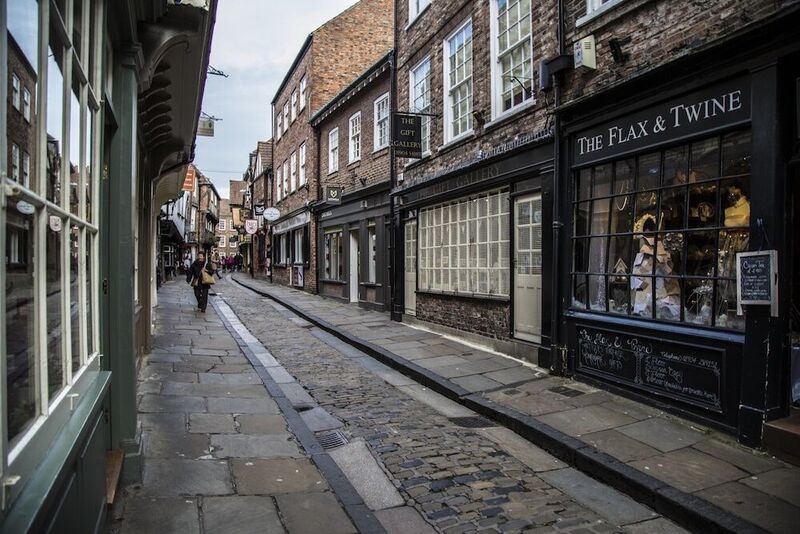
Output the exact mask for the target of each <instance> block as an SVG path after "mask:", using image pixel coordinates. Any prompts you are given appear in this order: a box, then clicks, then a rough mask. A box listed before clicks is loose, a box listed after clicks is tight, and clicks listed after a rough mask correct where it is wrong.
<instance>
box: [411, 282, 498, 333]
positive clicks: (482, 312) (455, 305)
mask: <svg viewBox="0 0 800 534" xmlns="http://www.w3.org/2000/svg"><path fill="white" fill-rule="evenodd" d="M417 318H418V319H421V320H423V321H429V322H432V323H437V324H441V325H444V326H448V327H450V328H455V329H456V330H464V331H467V332H472V333H474V334H478V335H481V336H486V337H490V338H493V339H501V340H505V339H508V338H509V332H510V331H511V309H510V307H509V305H508V303H507V302H502V301H491V300H474V299H467V298H463V297H454V296H449V295H433V294H430V293H420V294H419V295H417Z"/></svg>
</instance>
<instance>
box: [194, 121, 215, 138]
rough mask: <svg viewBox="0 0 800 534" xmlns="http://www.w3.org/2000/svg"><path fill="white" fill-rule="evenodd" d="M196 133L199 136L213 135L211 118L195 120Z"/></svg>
mask: <svg viewBox="0 0 800 534" xmlns="http://www.w3.org/2000/svg"><path fill="white" fill-rule="evenodd" d="M197 135H198V136H200V137H214V121H213V119H200V120H198V121H197Z"/></svg>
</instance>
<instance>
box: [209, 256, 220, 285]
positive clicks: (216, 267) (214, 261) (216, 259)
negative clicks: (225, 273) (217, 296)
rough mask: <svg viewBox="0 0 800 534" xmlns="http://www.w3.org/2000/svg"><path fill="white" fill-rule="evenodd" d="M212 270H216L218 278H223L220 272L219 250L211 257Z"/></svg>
mask: <svg viewBox="0 0 800 534" xmlns="http://www.w3.org/2000/svg"><path fill="white" fill-rule="evenodd" d="M211 270H212V271H214V274H216V275H217V278H219V279H220V280H222V276H221V275H220V274H219V252H215V253H214V256H213V257H212V259H211Z"/></svg>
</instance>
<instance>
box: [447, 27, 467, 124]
mask: <svg viewBox="0 0 800 534" xmlns="http://www.w3.org/2000/svg"><path fill="white" fill-rule="evenodd" d="M448 54H449V65H448V69H449V71H448V84H449V97H450V137H451V138H452V137H458V136H459V135H461V134H463V133H464V132H467V131H469V130H470V129H471V128H472V120H471V116H472V22H471V21H470V22H469V23H468V24H467V25H466V26H464V27H463V28H462V29H461V30H459V31H458V33H456V34H455V35H454V36H453V37H451V38H450V39H449V41H448Z"/></svg>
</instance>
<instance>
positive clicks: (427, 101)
mask: <svg viewBox="0 0 800 534" xmlns="http://www.w3.org/2000/svg"><path fill="white" fill-rule="evenodd" d="M411 84H412V87H411V105H412V110H413V111H414V112H416V113H430V112H431V60H430V58H428V59H426V60H425V61H423V62H422V63H420V64H419V65H418V66H417V67H416V68H415V69H414V70H413V71H412V73H411ZM430 151H431V118H430V117H428V116H423V117H422V153H423V154H427V153H429V152H430Z"/></svg>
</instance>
